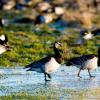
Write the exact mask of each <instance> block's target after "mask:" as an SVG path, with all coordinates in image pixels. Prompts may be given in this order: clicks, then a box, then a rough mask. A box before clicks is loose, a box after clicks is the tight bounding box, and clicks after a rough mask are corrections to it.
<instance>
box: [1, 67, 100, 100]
mask: <svg viewBox="0 0 100 100" xmlns="http://www.w3.org/2000/svg"><path fill="white" fill-rule="evenodd" d="M77 72H78V69H77V68H76V67H65V66H62V67H61V68H59V69H58V70H57V71H56V72H55V73H52V74H51V76H52V80H51V81H50V82H45V81H44V75H43V74H41V73H37V72H26V70H25V69H23V67H22V68H21V67H17V68H10V69H6V68H3V69H0V96H3V95H8V94H12V93H18V92H23V91H25V92H28V93H30V94H32V95H35V94H36V93H37V92H39V91H41V90H46V91H48V90H50V89H53V90H57V92H59V94H60V97H63V98H66V97H67V96H68V95H67V94H66V93H64V92H62V91H63V90H67V89H70V90H76V91H80V90H86V89H97V88H98V89H99V88H100V68H98V69H96V70H95V71H92V72H91V74H92V75H94V76H96V77H95V78H93V79H89V76H88V72H87V71H86V70H84V71H82V72H81V76H82V78H81V79H79V78H77ZM61 100H62V99H61Z"/></svg>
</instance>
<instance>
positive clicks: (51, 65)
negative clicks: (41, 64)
mask: <svg viewBox="0 0 100 100" xmlns="http://www.w3.org/2000/svg"><path fill="white" fill-rule="evenodd" d="M59 67H60V64H59V63H58V62H57V61H56V60H55V59H54V58H51V60H50V61H49V62H47V63H46V64H45V72H46V73H51V72H54V71H56V70H57V69H58V68H59Z"/></svg>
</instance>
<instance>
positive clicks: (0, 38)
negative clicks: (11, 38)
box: [0, 34, 8, 45]
mask: <svg viewBox="0 0 100 100" xmlns="http://www.w3.org/2000/svg"><path fill="white" fill-rule="evenodd" d="M7 44H8V37H7V35H5V34H2V35H1V36H0V45H7Z"/></svg>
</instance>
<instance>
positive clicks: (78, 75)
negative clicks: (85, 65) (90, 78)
mask: <svg viewBox="0 0 100 100" xmlns="http://www.w3.org/2000/svg"><path fill="white" fill-rule="evenodd" d="M80 72H81V69H79V72H78V74H77V77H79V78H82V77H81V76H80Z"/></svg>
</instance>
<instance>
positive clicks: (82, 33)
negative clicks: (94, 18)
mask: <svg viewBox="0 0 100 100" xmlns="http://www.w3.org/2000/svg"><path fill="white" fill-rule="evenodd" d="M80 38H83V39H85V40H89V39H92V38H93V34H92V33H91V32H89V31H88V30H82V31H80Z"/></svg>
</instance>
